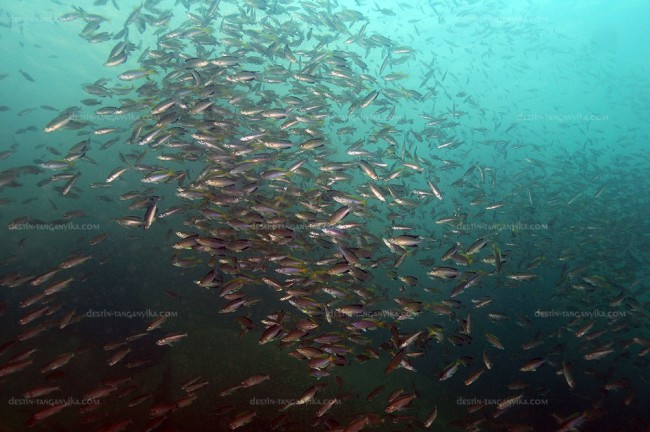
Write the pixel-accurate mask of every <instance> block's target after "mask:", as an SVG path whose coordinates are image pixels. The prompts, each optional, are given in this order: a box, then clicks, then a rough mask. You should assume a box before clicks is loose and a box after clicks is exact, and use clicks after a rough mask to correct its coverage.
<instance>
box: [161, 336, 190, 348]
mask: <svg viewBox="0 0 650 432" xmlns="http://www.w3.org/2000/svg"><path fill="white" fill-rule="evenodd" d="M186 337H187V333H170V334H168V335H167V336H165V337H163V338H161V339H158V340H157V341H156V345H158V346H163V345H170V346H171V345H173V344H175V343H177V342H178V341H180V340H182V339H184V338H186Z"/></svg>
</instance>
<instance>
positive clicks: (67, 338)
mask: <svg viewBox="0 0 650 432" xmlns="http://www.w3.org/2000/svg"><path fill="white" fill-rule="evenodd" d="M55 3H56V2H52V3H51V4H52V5H53V4H55ZM172 3H173V4H172ZM456 3H458V2H453V1H442V2H430V1H423V2H414V3H407V2H403V3H399V4H398V3H394V4H393V3H384V4H381V5H379V4H374V3H373V4H370V3H368V2H363V1H356V2H349V3H346V4H344V3H343V2H337V1H335V0H316V1H307V0H305V1H297V0H286V1H271V0H244V1H241V2H238V1H225V0H221V1H220V0H203V1H200V0H177V1H175V2H171V1H167V2H165V1H162V0H145V1H143V2H141V3H140V4H137V2H134V3H132V4H130V5H127V4H126V3H125V2H118V1H116V0H112V1H111V2H107V1H106V0H98V1H96V2H95V3H94V4H92V5H91V4H90V3H88V4H83V5H82V4H79V5H77V6H74V7H72V8H70V7H69V6H66V8H68V12H66V13H65V14H63V15H60V16H59V17H58V24H59V25H65V26H74V28H75V31H77V32H78V33H79V37H80V38H82V39H83V40H81V39H80V40H78V41H77V42H83V43H86V42H85V41H87V42H88V43H89V44H93V45H94V48H96V49H97V52H99V53H102V56H104V55H105V57H102V58H104V59H105V62H104V63H103V68H104V71H105V73H104V76H102V77H98V79H96V80H95V81H93V82H86V83H82V84H81V85H80V86H79V89H72V90H69V89H68V90H66V91H68V92H70V91H72V92H75V91H79V92H83V93H84V94H85V95H84V97H83V99H82V98H80V99H79V103H78V104H76V105H74V106H60V107H52V106H50V105H42V106H40V108H33V109H30V110H24V112H19V113H14V110H13V108H12V107H11V106H10V105H11V103H10V101H3V103H5V104H6V106H3V109H2V112H1V113H0V114H1V115H3V116H5V115H15V114H17V115H18V116H19V117H21V118H25V117H26V116H29V115H33V114H34V113H35V112H37V111H38V110H39V109H40V111H45V112H46V113H47V115H48V117H49V120H48V121H46V122H44V123H42V124H41V123H39V124H35V125H34V126H30V127H28V128H21V129H16V128H15V127H13V126H12V125H7V127H5V131H7V130H10V134H9V138H7V139H6V140H5V146H3V148H2V149H0V150H2V153H1V154H0V164H2V165H0V200H1V204H2V206H0V210H2V213H1V214H0V217H1V218H2V223H3V224H4V225H5V226H6V227H7V228H6V230H5V231H4V232H3V234H2V244H3V246H4V247H3V249H4V250H3V255H2V262H0V293H1V294H0V320H1V322H2V325H3V329H2V330H1V331H0V394H2V395H3V396H2V398H1V399H2V400H0V404H3V405H5V406H2V407H0V415H2V417H7V416H8V417H7V418H11V420H9V421H8V422H7V424H6V425H3V424H0V431H5V430H19V429H16V428H24V429H26V430H90V431H98V432H118V431H183V430H211V431H218V430H234V429H241V430H251V431H258V430H259V431H262V430H264V431H269V430H278V431H304V430H309V429H314V430H322V431H342V432H352V431H360V430H369V431H373V430H377V431H383V430H391V431H392V430H406V431H409V430H413V431H417V430H431V431H434V430H441V431H442V430H450V431H451V430H464V431H508V432H526V431H530V432H533V431H556V432H568V431H591V430H611V431H614V430H626V431H630V430H638V431H644V430H645V431H648V430H650V418H649V417H648V414H647V408H649V407H650V403H649V399H648V395H647V390H646V389H647V384H648V383H647V377H646V376H645V375H644V373H645V372H644V370H647V366H648V358H649V357H650V356H648V353H649V352H650V337H649V336H648V306H649V302H648V300H647V283H648V282H647V280H648V279H647V277H646V276H647V272H644V270H645V269H647V262H648V259H650V254H648V249H647V248H646V247H645V246H647V245H648V242H649V240H650V239H649V238H648V236H647V232H648V231H647V228H649V226H648V225H649V224H648V222H647V220H644V217H643V216H642V215H639V213H638V210H637V209H640V208H644V207H645V208H648V206H649V205H650V203H649V200H648V198H647V196H646V195H643V194H642V193H639V192H637V191H636V190H635V189H634V187H633V186H632V184H634V183H631V180H630V179H634V180H635V181H636V182H637V183H636V184H637V185H638V187H640V188H642V187H647V186H648V184H649V183H648V180H647V178H645V177H646V176H647V174H645V176H644V169H646V170H647V167H648V166H649V165H648V163H649V162H650V158H649V157H648V154H643V153H641V152H638V153H635V152H632V153H626V151H627V150H625V148H624V149H623V150H620V151H621V153H620V154H619V153H617V152H618V151H619V150H612V152H613V154H612V155H611V157H612V158H614V160H618V162H620V166H618V167H617V168H611V167H610V168H609V169H608V168H607V167H606V166H605V163H604V162H603V160H604V156H603V153H607V152H609V150H610V149H609V148H605V150H598V149H594V147H592V148H586V149H585V148H576V149H575V151H573V150H572V151H571V152H572V153H570V151H569V150H565V149H560V150H557V151H556V153H545V149H544V148H543V147H544V146H545V143H546V142H547V141H545V140H548V141H549V142H550V141H552V140H554V139H555V138H553V128H554V127H555V125H553V124H549V125H545V126H544V127H545V128H548V130H547V131H545V132H546V133H541V132H539V133H538V131H535V132H533V131H532V130H527V128H528V127H529V126H528V125H526V124H523V123H517V122H516V121H508V120H503V117H500V116H499V115H497V114H495V113H490V112H489V109H483V108H481V106H480V105H479V103H477V101H476V100H477V96H473V95H472V92H471V91H469V90H464V88H463V85H464V84H465V80H466V78H467V76H474V75H477V74H479V75H480V69H477V68H476V67H473V69H474V70H472V71H470V72H468V75H467V76H464V77H461V76H458V74H454V75H453V76H452V74H450V75H449V76H448V73H447V68H446V66H445V65H444V63H441V61H439V58H438V55H437V54H436V52H437V50H442V49H443V48H442V46H443V45H451V46H452V47H453V48H456V50H455V51H454V53H455V55H456V56H457V57H462V56H463V55H468V56H471V55H472V54H471V52H472V51H471V49H470V48H471V47H468V48H467V49H465V48H464V47H455V46H454V44H453V40H447V38H446V36H445V37H444V38H443V35H440V36H438V35H435V34H434V35H433V36H432V37H431V38H430V39H431V40H430V42H431V43H430V48H429V49H430V51H426V50H424V49H422V46H421V45H418V46H417V47H415V46H409V45H408V44H407V43H406V42H404V40H402V38H401V37H399V36H403V35H398V36H392V35H391V34H390V33H389V32H385V31H382V25H380V24H379V22H388V21H386V20H394V19H396V17H397V16H399V15H400V14H402V13H405V11H411V12H414V13H415V14H416V15H418V14H419V12H418V11H420V12H422V14H423V15H426V14H429V15H431V16H437V17H439V18H436V21H437V20H438V19H440V20H442V19H443V17H444V14H445V12H443V11H449V12H447V13H451V12H454V13H456V14H460V15H463V14H466V16H467V14H469V13H470V11H471V10H472V9H471V7H469V6H468V7H463V6H460V5H458V4H456ZM494 5H501V3H500V2H495V3H494ZM60 7H63V6H60ZM475 7H478V5H475ZM483 7H484V9H483V10H482V11H483V13H489V12H488V11H490V10H492V3H486V4H485V5H484V6H483ZM109 8H110V16H111V18H110V19H109V18H107V17H108V16H109V14H108V12H107V11H108V9H109ZM492 13H493V14H494V12H492ZM116 16H117V17H120V18H119V20H117V19H116V18H115V17H116ZM428 19H430V18H429V17H424V18H421V19H412V20H409V21H408V22H407V21H404V22H403V23H402V25H403V26H404V27H405V28H413V30H412V32H413V33H414V34H417V36H420V32H422V33H425V31H426V28H427V25H428V24H427V20H428ZM382 20H383V21H382ZM391 22H392V21H391ZM479 24H480V23H479ZM3 27H8V25H4V24H3ZM17 27H18V24H16V23H13V24H12V27H11V29H12V30H15V29H16V28H17ZM461 28H462V27H461ZM491 31H494V29H492V30H490V28H489V27H485V28H484V30H483V31H482V32H480V33H479V34H477V36H476V37H477V39H480V38H481V37H485V38H490V37H495V38H497V37H498V36H493V35H491ZM522 32H523V33H524V35H528V33H526V32H525V31H522ZM535 32H536V30H535V27H534V26H533V25H531V26H530V35H532V34H536V33H535ZM84 40H85V41H84ZM479 45H481V44H480V43H479ZM475 49H478V48H476V47H475ZM465 51H467V52H465ZM468 53H469V54H468ZM69 61H70V63H75V62H77V61H83V62H85V61H90V60H82V59H70V60H69ZM481 61H483V59H481ZM479 65H480V63H479ZM2 69H5V68H4V67H2ZM2 72H6V74H4V73H3V74H2V78H1V79H2V80H4V79H5V77H6V75H11V76H16V77H21V79H22V80H23V82H24V84H25V85H33V84H37V83H38V82H39V81H42V80H43V78H39V73H38V69H35V70H33V71H32V70H29V72H26V71H24V70H19V71H18V70H16V71H13V70H12V71H9V70H3V71H2ZM509 72H512V71H509ZM472 79H475V78H472ZM476 79H479V78H476ZM0 84H3V83H2V81H0ZM51 91H52V92H57V91H59V90H57V89H56V88H55V87H52V90H51ZM637 102H639V101H637ZM33 103H34V104H35V105H41V104H40V103H39V102H38V101H36V102H33ZM4 121H5V120H3V122H4ZM3 124H4V123H3ZM531 127H532V126H531ZM526 133H528V134H529V135H526ZM620 133H621V136H624V135H625V133H624V132H620ZM630 133H633V132H630ZM584 134H585V135H586V136H587V137H591V136H593V138H585V139H589V140H597V139H600V138H599V137H598V134H597V133H596V132H594V131H593V130H585V131H584ZM638 134H639V136H641V135H642V133H641V132H638ZM526 136H529V137H534V138H535V139H532V138H529V139H526V138H524V137H526ZM26 137H28V138H27V139H29V140H33V141H36V142H40V143H43V142H46V143H48V144H47V145H45V144H41V145H39V146H37V147H36V148H35V149H33V150H32V153H30V154H29V156H28V157H27V158H28V159H33V163H27V164H25V159H24V158H22V159H20V158H19V157H18V155H20V154H21V152H23V150H22V147H23V144H22V140H23V139H25V138H26ZM11 139H13V142H14V145H13V146H9V145H8V143H9V142H10V140H11ZM18 142H21V144H18ZM19 159H20V160H21V161H20V162H14V161H16V160H19ZM107 166H110V169H108V170H107V169H106V167H107ZM645 172H647V171H645ZM623 179H625V180H623ZM33 191H36V192H33ZM38 191H40V192H38ZM32 196H34V198H31V197H32ZM84 203H86V204H84ZM87 203H96V204H94V205H89V204H87ZM27 209H32V210H27ZM8 215H12V216H11V217H8ZM93 223H96V224H98V225H99V226H100V229H99V230H97V231H75V230H72V229H69V230H66V228H65V227H66V226H73V225H75V224H77V225H82V224H93ZM37 226H48V227H49V228H50V229H49V231H47V232H46V231H38V230H36V229H35V228H34V227H37ZM644 228H645V229H644ZM132 298H135V299H136V300H134V301H133V302H131V300H130V299H132ZM108 305H110V306H108ZM119 308H121V309H123V310H124V309H127V310H135V309H138V310H140V311H142V310H149V309H152V310H153V309H155V310H160V311H176V313H175V314H162V315H160V314H158V315H146V316H144V315H139V314H138V313H137V312H134V313H133V315H132V316H130V317H129V319H121V320H120V319H118V318H115V317H113V319H111V318H110V317H108V318H106V317H100V318H97V314H95V315H93V314H92V311H90V312H87V311H89V309H92V310H94V311H102V310H106V309H111V310H115V309H119ZM594 311H596V313H594ZM601 312H602V313H601ZM599 313H600V314H599ZM571 314H572V315H571ZM113 315H115V314H113ZM131 318H132V319H131ZM213 330H214V331H215V333H211V331H213ZM217 330H218V332H217ZM217 341H218V342H217ZM181 365H182V366H181ZM11 398H16V399H18V398H20V399H21V400H22V401H23V402H22V403H21V405H20V406H16V405H15V404H14V405H6V404H5V401H4V399H6V400H10V399H11ZM35 399H41V400H42V399H52V400H56V401H57V402H55V403H50V404H47V405H36V404H30V403H29V402H28V401H30V400H35ZM81 400H83V401H91V402H92V403H80V402H79V401H81ZM25 401H27V402H25ZM255 401H258V402H255ZM260 401H262V402H260ZM459 401H460V402H459ZM463 401H470V402H463ZM491 401H493V402H491ZM620 417H624V419H621V418H620ZM0 423H1V422H0ZM12 427H13V428H12Z"/></svg>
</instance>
